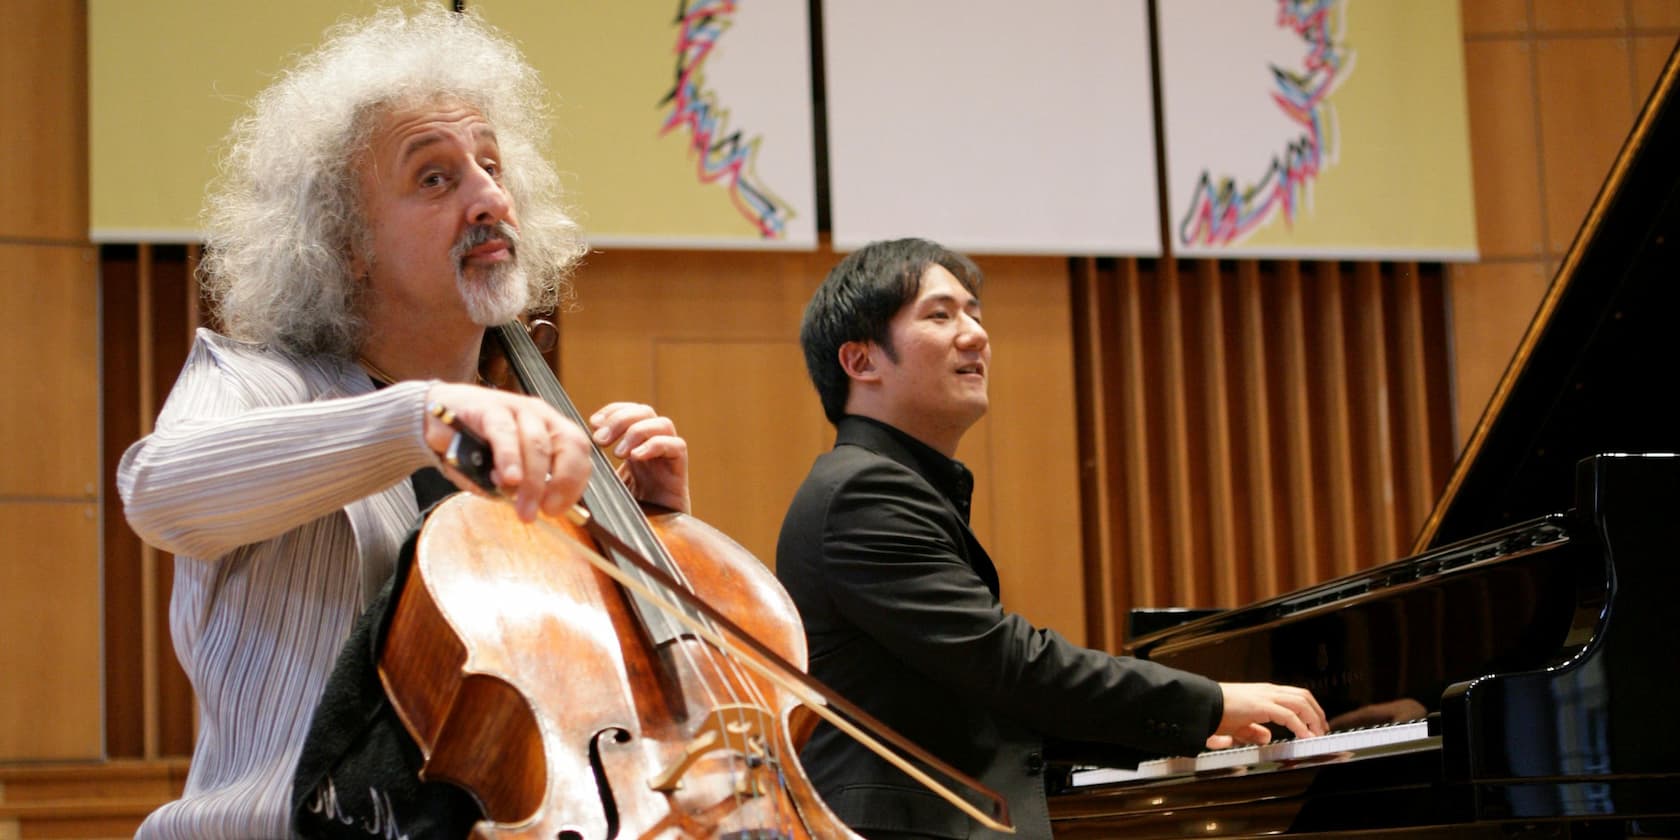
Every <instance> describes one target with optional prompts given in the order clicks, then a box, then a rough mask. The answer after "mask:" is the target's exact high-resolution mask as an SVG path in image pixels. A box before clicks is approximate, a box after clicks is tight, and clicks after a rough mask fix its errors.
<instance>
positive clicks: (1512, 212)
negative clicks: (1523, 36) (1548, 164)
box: [1464, 4, 1545, 259]
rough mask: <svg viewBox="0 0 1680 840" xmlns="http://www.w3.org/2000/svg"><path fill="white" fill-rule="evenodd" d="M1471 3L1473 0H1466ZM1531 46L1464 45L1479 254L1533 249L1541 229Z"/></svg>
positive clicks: (1511, 43)
mask: <svg viewBox="0 0 1680 840" xmlns="http://www.w3.org/2000/svg"><path fill="white" fill-rule="evenodd" d="M1466 5H1467V6H1468V5H1471V4H1466ZM1533 52H1534V49H1533V46H1532V45H1531V44H1529V43H1528V42H1527V41H1520V40H1492V41H1471V42H1469V43H1467V44H1465V45H1464V72H1465V75H1466V76H1467V77H1468V78H1471V79H1474V80H1476V82H1475V83H1474V84H1471V85H1470V86H1469V90H1468V94H1467V96H1468V99H1469V105H1470V134H1471V136H1472V137H1474V138H1475V140H1476V142H1473V143H1471V144H1470V162H1471V172H1472V173H1473V174H1474V177H1475V189H1476V244H1477V247H1478V248H1479V249H1480V250H1481V253H1482V258H1483V259H1487V258H1490V257H1504V256H1512V255H1521V256H1533V255H1538V254H1540V253H1541V252H1542V251H1543V250H1544V247H1545V243H1544V242H1543V239H1542V235H1541V230H1542V222H1541V214H1542V212H1543V210H1544V209H1545V205H1544V204H1543V203H1542V202H1541V201H1540V180H1539V177H1538V176H1539V172H1540V148H1539V145H1538V143H1537V139H1536V132H1535V119H1536V117H1535V102H1534V97H1533V95H1532V94H1531V91H1532V90H1533V89H1534V55H1533Z"/></svg>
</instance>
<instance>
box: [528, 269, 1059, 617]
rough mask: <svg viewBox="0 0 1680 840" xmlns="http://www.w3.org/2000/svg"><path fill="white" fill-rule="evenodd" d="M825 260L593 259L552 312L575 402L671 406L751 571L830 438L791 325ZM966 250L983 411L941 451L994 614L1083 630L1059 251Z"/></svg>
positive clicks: (701, 482) (706, 514) (766, 554)
mask: <svg viewBox="0 0 1680 840" xmlns="http://www.w3.org/2000/svg"><path fill="white" fill-rule="evenodd" d="M836 260H837V257H836V256H835V255H833V254H830V253H827V252H822V253H815V254H739V253H700V252H630V251H626V252H614V253H603V254H596V255H593V256H591V257H590V259H589V264H588V265H587V266H585V267H584V268H583V269H582V270H580V271H579V273H578V275H577V277H576V286H577V292H578V294H577V309H576V311H574V312H571V313H568V314H567V315H565V316H564V317H563V318H562V319H561V325H562V326H561V345H560V347H561V352H560V370H561V371H562V373H563V381H564V382H565V384H566V387H567V389H568V392H569V393H571V394H572V397H573V399H574V400H576V401H578V403H579V406H580V407H581V408H583V410H585V411H592V410H593V409H594V407H598V406H599V405H601V404H602V403H604V402H605V401H606V400H609V399H632V400H637V401H642V402H649V403H652V404H653V405H655V407H656V408H658V409H659V410H660V411H662V412H665V413H667V414H668V415H669V416H671V417H672V419H674V420H675V421H676V422H677V424H678V429H679V430H680V431H681V433H682V434H683V436H684V437H685V438H686V439H687V440H688V442H689V447H690V452H691V461H692V465H693V469H694V476H693V479H692V482H691V488H692V491H693V495H694V508H695V513H696V515H698V516H700V517H701V518H702V519H706V520H707V521H709V522H712V523H713V524H718V525H728V526H729V527H728V528H726V531H727V532H728V533H730V534H731V536H733V537H734V538H735V539H736V540H737V541H739V542H740V543H741V544H742V545H744V546H745V547H746V548H747V549H748V550H750V551H752V552H753V554H755V555H756V556H757V557H758V558H759V559H760V560H761V561H763V562H764V563H765V564H767V565H772V564H773V563H774V559H775V541H776V534H777V532H778V531H779V530H780V527H781V519H782V514H783V513H784V512H785V511H786V508H787V502H788V500H789V498H790V497H791V496H792V492H793V489H794V487H796V486H797V484H798V482H799V481H800V480H801V479H803V478H804V475H805V471H806V470H807V469H808V468H809V466H810V463H811V461H812V459H814V458H815V457H816V456H817V455H818V454H820V453H821V452H823V451H825V450H826V449H827V448H828V447H829V446H830V445H832V443H833V430H832V428H831V427H830V426H829V425H828V424H827V421H826V420H824V419H823V417H822V412H821V407H820V405H819V404H818V403H817V397H816V393H815V391H814V390H813V389H812V388H811V386H810V384H809V380H808V379H807V378H806V376H805V372H804V363H803V360H802V357H801V356H800V352H799V348H798V331H799V319H800V316H801V314H802V313H803V311H804V306H805V301H806V300H807V299H808V298H809V296H810V293H811V291H812V290H814V289H815V288H816V284H817V283H818V282H820V281H821V279H822V277H823V276H824V275H826V273H827V271H828V269H829V268H830V267H832V265H833V263H834V262H836ZM979 262H980V265H981V267H982V268H983V269H984V270H985V271H986V272H987V286H986V290H985V295H984V309H985V318H986V325H987V329H988V330H989V332H990V333H991V335H992V344H993V348H994V359H993V376H992V381H991V394H992V405H993V408H992V411H991V412H990V414H989V416H988V417H987V418H986V419H985V420H982V421H981V423H980V424H979V425H977V426H976V427H975V429H974V430H973V431H972V432H970V433H969V435H968V437H967V438H966V439H965V440H964V442H963V445H962V447H961V449H960V450H959V451H958V453H957V455H958V457H959V458H961V459H962V460H963V461H964V462H965V463H966V464H968V466H969V467H970V468H971V469H973V470H974V472H975V478H976V483H977V487H978V490H977V492H976V497H975V505H974V512H973V518H974V527H975V531H976V533H977V534H979V535H980V537H981V539H982V540H984V541H985V542H986V544H987V547H988V549H989V550H990V551H991V552H992V554H993V556H994V557H995V558H996V559H997V560H998V561H999V567H1000V574H1001V576H1002V578H1003V587H1004V592H1005V597H1006V599H1007V601H1008V605H1009V607H1010V608H1011V609H1015V610H1018V611H1020V612H1021V613H1023V614H1024V615H1026V616H1028V617H1029V618H1031V619H1032V620H1034V621H1038V622H1042V623H1044V624H1046V625H1049V626H1053V627H1055V628H1056V629H1057V630H1059V631H1061V632H1063V633H1064V634H1066V635H1068V636H1070V637H1072V638H1076V639H1080V638H1084V635H1085V627H1084V608H1083V601H1082V599H1083V595H1082V579H1083V569H1082V568H1081V565H1080V563H1081V557H1082V554H1081V551H1080V545H1081V543H1080V536H1079V531H1078V523H1079V518H1078V517H1079V514H1078V495H1077V494H1078V474H1077V469H1078V467H1077V463H1078V461H1077V454H1076V448H1075V445H1076V434H1075V430H1074V414H1073V386H1072V378H1073V362H1072V355H1071V353H1072V350H1071V342H1070V340H1069V338H1068V334H1067V325H1068V323H1069V318H1070V315H1069V312H1068V281H1067V269H1066V262H1065V261H1064V260H1053V259H1027V258H1020V259H1013V258H997V257H993V258H985V259H981V260H980V261H979ZM664 397H669V398H670V400H671V402H670V404H666V403H663V402H660V400H661V399H662V398H664ZM744 415H748V416H744ZM1023 441H1030V442H1031V443H1029V444H1027V445H1024V446H1023V445H1021V443H1020V442H1023ZM737 487H739V488H741V489H742V492H736V488H737Z"/></svg>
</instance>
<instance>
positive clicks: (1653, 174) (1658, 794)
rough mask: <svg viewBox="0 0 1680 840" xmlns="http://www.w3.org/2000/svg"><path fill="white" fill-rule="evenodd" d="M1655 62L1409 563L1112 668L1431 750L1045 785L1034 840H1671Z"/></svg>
mask: <svg viewBox="0 0 1680 840" xmlns="http://www.w3.org/2000/svg"><path fill="white" fill-rule="evenodd" d="M1676 56H1680V52H1677V53H1676V55H1671V57H1670V59H1669V62H1668V66H1667V69H1666V70H1665V71H1664V73H1663V75H1662V77H1661V79H1660V81H1659V82H1658V84H1657V88H1656V92H1655V93H1654V94H1653V95H1652V97H1651V100H1650V101H1649V102H1648V103H1647V104H1646V106H1645V108H1644V110H1643V111H1642V113H1641V115H1640V117H1639V119H1638V121H1637V122H1636V126H1635V129H1634V131H1633V133H1632V134H1631V135H1630V137H1629V139H1628V141H1627V143H1626V144H1625V145H1624V147H1623V150H1622V153H1621V155H1620V156H1619V157H1618V159H1617V162H1616V165H1615V166H1614V167H1613V169H1612V171H1611V173H1610V176H1609V178H1608V179H1607V180H1606V183H1605V186H1604V188H1603V190H1602V191H1601V194H1600V196H1599V197H1598V199H1597V201H1596V202H1595V203H1594V206H1593V208H1592V210H1591V211H1590V212H1589V214H1588V218H1587V221H1586V223H1585V224H1584V225H1583V227H1582V229H1581V232H1580V233H1579V234H1578V235H1577V237H1576V240H1575V242H1574V244H1573V245H1572V246H1571V248H1570V251H1569V253H1568V255H1567V257H1566V258H1565V260H1564V262H1563V264H1562V266H1561V268H1560V269H1559V272H1558V276H1557V278H1556V279H1555V280H1554V283H1553V286H1552V288H1551V290H1550V291H1549V292H1548V293H1547V295H1546V298H1545V299H1544V301H1543V302H1542V304H1541V307H1540V311H1539V313H1538V315H1537V317H1536V319H1535V322H1534V324H1533V325H1532V326H1531V328H1530V331H1529V333H1528V335H1527V337H1525V339H1524V341H1523V344H1522V346H1521V347H1520V348H1519V350H1518V353H1517V357H1516V359H1515V360H1514V361H1513V363H1512V367H1511V370H1510V371H1508V372H1507V374H1506V377H1505V378H1504V380H1503V381H1502V382H1501V383H1500V385H1499V388H1498V389H1497V391H1496V393H1495V395H1494V398H1493V400H1492V401H1491V402H1490V407H1489V409H1488V412H1487V413H1486V415H1484V417H1483V419H1482V421H1481V422H1480V423H1479V424H1478V426H1477V428H1476V430H1475V431H1474V432H1473V433H1472V434H1471V436H1470V439H1469V441H1468V443H1467V445H1466V447H1465V453H1464V455H1463V457H1461V459H1460V461H1459V463H1458V464H1457V465H1456V466H1455V468H1454V471H1453V474H1452V476H1451V477H1450V478H1449V480H1448V485H1447V488H1446V491H1445V492H1444V493H1443V494H1442V496H1441V498H1440V499H1439V500H1438V503H1437V505H1436V507H1435V510H1434V512H1433V513H1432V514H1431V515H1430V517H1429V520H1428V521H1427V522H1426V523H1425V525H1424V528H1423V529H1422V532H1421V534H1420V537H1419V539H1418V541H1417V544H1416V548H1415V553H1414V556H1412V557H1410V558H1407V559H1404V560H1398V561H1395V562H1393V563H1389V564H1387V565H1384V566H1381V567H1378V568H1375V569H1371V570H1368V571H1366V572H1362V573H1359V574H1356V575H1352V576H1349V577H1346V578H1342V579H1339V580H1335V581H1331V582H1328V583H1325V584H1322V585H1319V586H1315V587H1311V588H1308V589H1305V590H1302V591H1300V592H1295V593H1291V594H1288V595H1285V596H1281V597H1279V598H1275V599H1272V600H1269V601H1265V602H1262V603H1259V604H1255V605H1252V606H1249V607H1244V608H1241V609H1237V610H1230V611H1226V612H1222V613H1218V614H1215V615H1212V616H1208V617H1205V618H1200V619H1197V620H1194V621H1190V622H1189V623H1186V624H1184V625H1182V626H1180V627H1175V628H1171V629H1167V630H1162V631H1159V632H1155V633H1152V634H1150V635H1147V636H1143V637H1140V638H1137V639H1135V640H1134V641H1133V642H1132V645H1131V647H1130V650H1129V652H1131V653H1133V654H1135V655H1138V656H1142V657H1146V658H1149V659H1153V660H1156V661H1161V662H1165V663H1167V664H1170V665H1174V666H1177V667H1182V668H1186V669H1188V670H1193V671H1197V672H1200V673H1204V674H1207V675H1209V676H1211V677H1214V678H1216V679H1219V680H1224V681H1252V680H1267V681H1274V682H1286V683H1295V684H1300V685H1306V686H1309V687H1311V688H1312V690H1313V692H1314V694H1315V695H1316V696H1317V697H1318V698H1319V699H1320V702H1321V703H1323V705H1324V706H1325V709H1326V711H1327V712H1328V713H1329V714H1330V715H1331V716H1332V717H1333V718H1336V717H1340V718H1341V719H1342V722H1345V723H1347V724H1348V725H1353V724H1356V723H1372V722H1379V721H1381V720H1384V719H1396V718H1404V717H1410V716H1412V715H1427V716H1428V720H1429V730H1428V731H1429V737H1427V738H1424V739H1419V740H1415V741H1408V742H1405V743H1400V744H1395V745H1391V746H1385V747H1381V748H1373V749H1360V750H1353V751H1343V752H1332V753H1329V754H1326V755H1318V756H1314V757H1312V758H1308V759H1303V760H1299V761H1290V760H1285V761H1264V762H1260V763H1257V764H1252V765H1243V766H1234V767H1227V768H1223V769H1219V770H1213V771H1204V772H1200V773H1180V774H1177V775H1168V776H1165V777H1160V778H1149V779H1143V780H1133V781H1119V782H1107V783H1102V784H1081V785H1072V784H1067V783H1066V780H1064V784H1065V787H1064V789H1063V790H1061V791H1056V792H1053V795H1052V797H1051V815H1052V818H1053V820H1054V825H1055V826H1056V835H1057V836H1058V837H1121V836H1123V837H1186V836H1199V837H1210V836H1218V837H1233V836H1259V835H1264V834H1277V833H1301V834H1315V835H1321V836H1337V835H1342V834H1359V833H1372V832H1392V833H1395V834H1398V835H1401V836H1411V835H1415V834H1421V833H1427V834H1428V835H1429V836H1512V835H1516V836H1538V837H1554V836H1555V837H1599V836H1606V837H1620V836H1636V835H1641V834H1651V835H1657V836H1670V837H1672V836H1680V714H1676V713H1675V712H1674V711H1673V708H1674V707H1677V706H1680V693H1675V692H1673V691H1672V690H1671V689H1669V685H1670V684H1671V683H1674V682H1676V680H1674V678H1673V676H1672V675H1673V673H1674V671H1675V670H1676V666H1677V665H1680V604H1677V603H1676V600H1677V599H1676V596H1677V593H1680V457H1676V456H1674V455H1671V454H1666V453H1675V452H1680V411H1677V410H1676V409H1675V408H1674V407H1673V406H1674V403H1675V402H1676V400H1674V399H1673V397H1672V395H1671V394H1670V393H1669V392H1670V391H1672V390H1674V388H1675V385H1676V383H1677V382H1680V376H1677V373H1680V364H1677V362H1680V251H1677V248H1680V101H1677V96H1676V95H1675V94H1674V88H1675V87H1676V76H1677V75H1680V66H1677V57H1676ZM1611 453H1614V454H1611ZM1093 756H1095V758H1094V759H1093ZM1126 758H1127V757H1124V756H1122V757H1120V758H1119V759H1117V760H1115V761H1103V760H1102V759H1103V756H1102V755H1101V754H1100V753H1092V752H1089V751H1087V752H1083V753H1078V754H1073V753H1070V754H1069V757H1068V759H1067V760H1068V761H1070V762H1077V763H1079V764H1089V763H1092V762H1093V761H1095V762H1096V763H1104V764H1107V763H1113V764H1118V765H1121V766H1124V765H1125V764H1126V763H1127V760H1126ZM1130 758H1131V759H1132V760H1135V758H1136V757H1135V756H1134V757H1130ZM1085 775H1086V778H1089V777H1090V776H1091V775H1093V774H1085Z"/></svg>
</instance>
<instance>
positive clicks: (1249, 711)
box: [1207, 683, 1330, 750]
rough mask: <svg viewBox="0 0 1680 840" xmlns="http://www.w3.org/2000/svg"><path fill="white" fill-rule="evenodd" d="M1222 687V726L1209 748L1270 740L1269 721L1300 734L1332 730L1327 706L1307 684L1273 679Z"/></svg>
mask: <svg viewBox="0 0 1680 840" xmlns="http://www.w3.org/2000/svg"><path fill="white" fill-rule="evenodd" d="M1219 688H1220V690H1221V691H1223V692H1224V694H1225V714H1224V715H1223V716H1221V717H1220V718H1219V728H1218V729H1216V730H1214V732H1213V734H1212V735H1209V736H1208V739H1207V748H1208V749H1210V750H1222V749H1226V748H1228V747H1231V746H1234V745H1236V744H1264V743H1267V742H1269V741H1271V740H1272V733H1271V731H1270V730H1268V729H1267V728H1266V724H1268V723H1275V724H1277V725H1279V726H1282V727H1284V728H1285V729H1288V730H1289V731H1290V732H1293V733H1294V734H1295V737H1297V738H1311V737H1313V736H1314V735H1323V734H1324V733H1326V732H1328V731H1330V728H1329V724H1328V723H1327V722H1326V721H1325V719H1324V709H1323V708H1321V707H1320V706H1319V705H1318V701H1317V700H1315V699H1313V696H1312V692H1310V691H1307V690H1306V689H1304V688H1296V687H1295V686H1292V685H1273V684H1272V683H1220V684H1219Z"/></svg>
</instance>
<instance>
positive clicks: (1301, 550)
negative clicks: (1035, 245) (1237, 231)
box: [1072, 259, 1454, 648]
mask: <svg viewBox="0 0 1680 840" xmlns="http://www.w3.org/2000/svg"><path fill="white" fill-rule="evenodd" d="M1072 276H1073V282H1074V284H1075V290H1076V292H1075V297H1076V298H1077V299H1078V300H1080V301H1081V303H1082V306H1081V309H1080V316H1079V317H1080V322H1079V324H1078V326H1077V328H1076V330H1075V336H1076V341H1077V342H1078V344H1079V346H1078V347H1077V348H1076V353H1077V354H1078V356H1079V357H1080V358H1081V359H1082V360H1085V361H1084V362H1083V363H1082V365H1081V373H1080V378H1079V381H1080V384H1081V386H1082V387H1083V388H1085V389H1088V391H1089V392H1090V393H1089V394H1088V395H1087V396H1086V397H1085V398H1084V399H1083V400H1082V408H1081V410H1082V412H1084V416H1082V417H1081V423H1080V426H1081V428H1082V429H1083V430H1085V431H1086V433H1087V434H1088V436H1089V437H1088V439H1087V440H1086V441H1084V442H1082V447H1083V449H1084V451H1085V452H1086V459H1087V461H1088V462H1090V463H1091V468H1090V469H1087V470H1086V472H1085V476H1086V479H1087V481H1088V482H1089V485H1088V487H1087V493H1086V496H1087V499H1088V500H1089V504H1088V505H1087V510H1086V521H1085V524H1084V527H1085V533H1086V534H1087V535H1088V537H1087V540H1086V544H1087V550H1088V551H1089V552H1091V553H1092V555H1093V557H1092V558H1091V559H1090V560H1089V561H1088V563H1087V567H1088V568H1092V569H1094V570H1095V577H1094V579H1093V580H1092V582H1091V584H1092V585H1091V590H1092V591H1094V592H1100V593H1101V595H1100V597H1096V598H1093V597H1090V596H1089V595H1088V597H1087V601H1088V603H1089V604H1090V607H1089V608H1088V611H1087V613H1088V615H1089V616H1090V617H1091V623H1092V625H1093V626H1091V627H1090V628H1089V634H1090V636H1091V638H1092V639H1093V640H1101V641H1102V642H1103V643H1105V644H1107V645H1109V646H1111V647H1115V648H1118V647H1119V646H1120V645H1121V644H1122V641H1123V639H1124V638H1125V634H1126V628H1125V624H1124V617H1125V615H1126V614H1127V612H1128V610H1130V609H1131V608H1133V607H1168V606H1174V607H1232V606H1237V605H1240V604H1244V603H1249V602H1252V601H1255V600H1259V599H1263V598H1266V597H1270V596H1272V595H1277V594H1280V593H1282V592H1286V591H1290V590H1293V589H1298V588H1300V587H1302V586H1305V585H1307V584H1310V583H1314V582H1317V581H1320V580H1324V579H1327V578H1330V577H1334V576H1337V575H1342V574H1347V573H1349V572H1352V571H1355V570H1358V569H1362V568H1367V567H1370V566H1372V565H1375V564H1377V563H1380V562H1384V561H1388V560H1393V559H1398V558H1399V557H1401V556H1403V555H1404V553H1405V549H1406V547H1407V545H1408V540H1409V538H1410V537H1411V532H1412V531H1413V530H1414V529H1415V528H1416V527H1417V525H1418V524H1419V522H1420V521H1421V516H1422V515H1423V514H1425V513H1427V509H1426V507H1425V505H1424V502H1425V500H1429V499H1433V498H1434V495H1435V492H1436V491H1437V490H1438V484H1439V482H1440V481H1441V480H1442V478H1443V477H1444V476H1445V474H1446V470H1447V468H1448V467H1449V466H1450V464H1451V462H1452V458H1453V454H1454V453H1453V451H1452V449H1451V444H1450V435H1449V434H1448V433H1447V429H1448V427H1449V426H1450V418H1451V405H1450V379H1449V378H1448V377H1447V376H1445V375H1444V374H1445V371H1446V370H1447V367H1448V363H1447V354H1448V347H1447V346H1446V345H1445V344H1443V343H1434V344H1428V343H1426V342H1424V341H1423V340H1422V337H1423V336H1432V335H1433V336H1438V335H1440V334H1441V333H1442V332H1443V330H1444V321H1445V318H1446V312H1445V308H1444V306H1443V305H1442V301H1443V296H1442V290H1441V287H1442V284H1443V282H1444V281H1443V271H1442V269H1441V267H1440V266H1434V265H1425V266H1419V265H1417V264H1414V263H1402V264H1385V263H1354V264H1343V263H1338V262H1317V263H1307V264H1297V263H1294V262H1288V261H1285V262H1268V263H1262V262H1256V261H1252V260H1243V261H1235V262H1230V261H1216V260H1186V261H1160V262H1145V261H1138V260H1091V259H1081V260H1075V261H1074V265H1073V269H1072Z"/></svg>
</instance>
